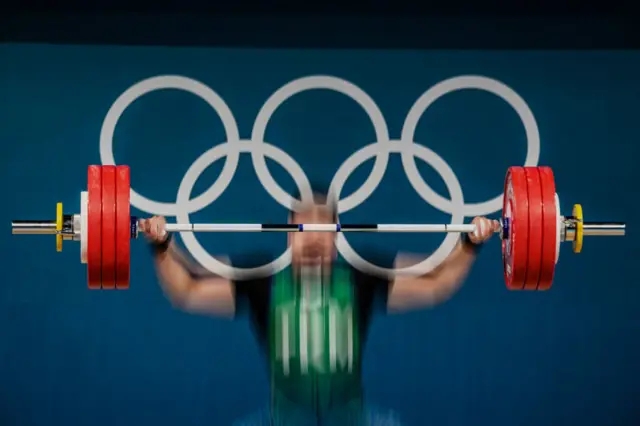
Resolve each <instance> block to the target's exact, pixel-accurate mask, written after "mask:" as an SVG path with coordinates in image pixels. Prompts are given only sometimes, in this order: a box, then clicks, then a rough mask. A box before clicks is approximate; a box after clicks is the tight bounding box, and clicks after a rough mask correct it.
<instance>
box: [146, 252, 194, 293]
mask: <svg viewBox="0 0 640 426" xmlns="http://www.w3.org/2000/svg"><path fill="white" fill-rule="evenodd" d="M180 259H181V256H180V253H179V251H178V248H177V247H176V245H175V243H174V242H171V243H170V244H169V246H168V247H167V248H166V249H165V250H163V251H158V252H156V253H154V263H155V267H156V273H157V274H158V278H159V280H160V286H161V288H162V291H163V292H164V293H165V295H166V296H167V297H168V298H169V300H170V301H171V302H172V303H174V304H177V305H182V304H183V302H184V300H186V299H187V295H188V294H189V291H190V290H191V288H192V286H193V284H194V278H193V276H192V274H191V272H190V271H189V269H187V267H186V266H185V265H184V262H183V261H181V260H180Z"/></svg>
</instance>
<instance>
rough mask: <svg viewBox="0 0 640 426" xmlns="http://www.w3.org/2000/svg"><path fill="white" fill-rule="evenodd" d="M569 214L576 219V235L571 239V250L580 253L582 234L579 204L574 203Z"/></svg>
mask: <svg viewBox="0 0 640 426" xmlns="http://www.w3.org/2000/svg"><path fill="white" fill-rule="evenodd" d="M571 215H572V216H573V217H574V218H575V219H576V236H575V238H574V240H573V252H574V253H580V252H581V251H582V238H583V236H584V224H583V219H584V218H583V216H582V206H581V205H580V204H574V206H573V213H572V214H571Z"/></svg>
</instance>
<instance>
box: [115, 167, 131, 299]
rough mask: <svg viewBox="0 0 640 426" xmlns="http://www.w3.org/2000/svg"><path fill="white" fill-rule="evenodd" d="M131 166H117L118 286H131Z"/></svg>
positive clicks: (120, 287) (119, 287)
mask: <svg viewBox="0 0 640 426" xmlns="http://www.w3.org/2000/svg"><path fill="white" fill-rule="evenodd" d="M130 190H131V181H130V177H129V166H117V167H116V288H118V289H128V288H129V271H130V268H129V265H130V259H131V254H130V253H131V250H130V244H131V207H130V204H129V194H130V193H131V191H130Z"/></svg>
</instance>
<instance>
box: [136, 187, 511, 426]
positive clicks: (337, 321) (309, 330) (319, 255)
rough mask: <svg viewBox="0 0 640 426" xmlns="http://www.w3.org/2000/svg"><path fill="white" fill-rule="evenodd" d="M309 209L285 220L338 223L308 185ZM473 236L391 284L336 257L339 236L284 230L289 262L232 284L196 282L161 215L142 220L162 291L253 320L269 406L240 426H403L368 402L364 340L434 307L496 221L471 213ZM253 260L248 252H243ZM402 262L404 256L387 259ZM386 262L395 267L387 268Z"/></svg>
mask: <svg viewBox="0 0 640 426" xmlns="http://www.w3.org/2000/svg"><path fill="white" fill-rule="evenodd" d="M314 194H315V195H314V198H315V200H314V203H313V204H309V205H306V206H304V208H302V209H301V210H299V211H298V212H291V213H290V216H289V221H290V222H291V223H336V220H337V209H336V207H337V206H336V204H335V202H333V201H332V200H330V199H328V197H327V191H326V190H324V189H323V188H319V187H316V188H314ZM473 223H474V224H476V225H477V226H476V232H474V233H472V234H463V235H462V238H461V241H460V243H459V244H458V246H457V247H456V248H455V249H454V250H453V251H452V253H451V254H450V255H449V256H448V258H447V259H446V260H445V261H444V262H443V263H442V264H441V265H440V266H439V267H438V268H436V269H435V270H434V271H432V272H431V273H429V274H427V275H424V276H420V277H404V276H398V277H395V278H393V279H391V280H389V279H386V278H381V277H378V276H374V275H370V274H365V273H363V272H361V271H359V270H356V269H355V268H353V267H351V266H350V265H349V264H348V263H346V262H344V261H342V260H341V259H339V258H338V256H337V251H336V249H335V246H334V239H335V234H332V233H328V232H301V233H289V234H288V244H289V245H290V246H291V248H292V264H291V266H290V267H289V268H287V269H285V270H283V271H281V272H279V273H276V274H275V275H273V276H271V277H268V278H254V279H244V280H242V281H240V280H238V281H230V280H228V279H225V278H222V277H216V276H198V275H196V274H194V273H193V272H192V271H193V270H194V268H193V266H194V264H193V263H191V264H189V262H190V261H186V259H187V258H186V256H184V254H183V253H181V252H180V251H179V250H178V248H177V247H176V245H175V244H174V242H172V240H171V238H170V235H171V234H169V233H166V232H164V224H165V219H164V218H162V217H157V216H156V217H153V218H151V219H147V220H143V221H141V224H140V227H141V228H140V229H141V231H143V232H144V233H145V235H146V236H147V238H148V239H149V240H150V242H151V243H152V245H153V248H154V258H155V267H156V269H157V273H158V276H159V278H160V282H161V286H162V289H163V291H164V292H165V294H166V296H167V297H168V299H170V301H171V302H172V303H173V304H174V306H176V307H178V308H180V309H183V310H185V311H187V312H191V313H196V314H205V315H214V316H225V317H239V316H241V315H248V316H249V317H250V318H251V321H252V324H253V326H254V330H255V333H256V335H257V339H258V342H259V344H260V347H261V350H262V351H263V353H264V355H266V357H267V359H268V361H269V370H270V371H269V377H270V380H271V391H272V395H271V397H270V404H269V406H268V408H267V409H265V410H264V411H263V412H260V413H258V414H256V415H254V416H253V417H251V418H248V419H245V420H243V421H241V422H239V423H237V425H247V426H249V425H252V426H253V425H273V426H285V425H287V426H288V425H292V426H307V425H309V426H311V425H313V426H316V425H318V426H319V425H331V426H343V425H344V426H365V425H367V426H369V425H371V426H373V425H383V424H384V425H400V422H399V421H398V420H397V419H396V418H395V416H394V415H393V414H392V413H386V412H382V411H379V410H376V409H373V408H372V407H370V406H368V405H367V404H366V403H365V398H364V393H363V389H362V382H361V366H362V357H363V353H364V344H365V341H366V336H367V332H368V331H369V324H370V322H371V319H372V316H373V315H374V314H376V313H395V312H402V311H407V310H411V309H419V308H425V307H429V306H434V305H436V304H438V303H442V302H443V301H445V300H447V299H448V298H450V297H451V296H452V295H453V294H454V293H455V292H456V291H457V290H458V289H459V288H460V286H461V284H462V282H463V281H464V279H465V278H466V276H467V274H468V273H469V270H470V268H471V266H472V264H473V262H474V260H475V259H476V256H477V254H478V251H479V249H480V247H481V246H482V244H483V243H484V242H485V241H487V240H488V239H489V238H490V237H491V236H492V235H493V233H494V231H495V230H497V229H498V228H499V226H500V225H499V222H497V221H493V220H489V219H487V218H484V217H476V218H475V219H474V220H473ZM249 255H250V254H249ZM394 261H395V266H396V267H402V266H408V265H409V264H410V263H408V262H409V259H408V258H407V257H405V256H401V257H397V258H396V259H392V261H391V262H390V263H392V264H393V262H394ZM389 266H391V265H389Z"/></svg>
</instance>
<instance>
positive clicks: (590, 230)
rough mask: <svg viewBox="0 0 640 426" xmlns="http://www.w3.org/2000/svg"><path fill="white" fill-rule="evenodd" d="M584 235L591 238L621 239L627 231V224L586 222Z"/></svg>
mask: <svg viewBox="0 0 640 426" xmlns="http://www.w3.org/2000/svg"><path fill="white" fill-rule="evenodd" d="M583 229H584V235H585V237H586V236H590V237H592V236H593V237H596V236H597V237H621V236H624V234H625V231H626V224H624V223H622V222H585V223H584V225H583Z"/></svg>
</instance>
